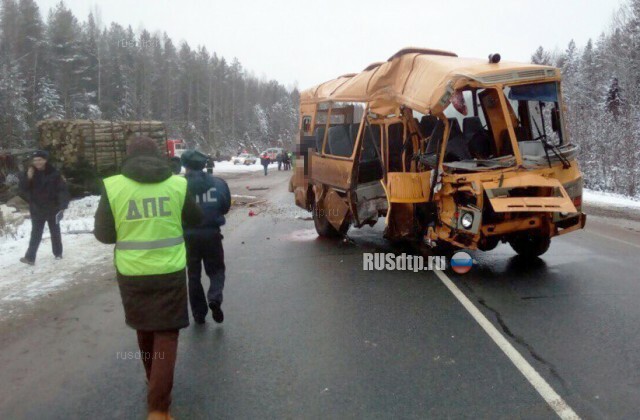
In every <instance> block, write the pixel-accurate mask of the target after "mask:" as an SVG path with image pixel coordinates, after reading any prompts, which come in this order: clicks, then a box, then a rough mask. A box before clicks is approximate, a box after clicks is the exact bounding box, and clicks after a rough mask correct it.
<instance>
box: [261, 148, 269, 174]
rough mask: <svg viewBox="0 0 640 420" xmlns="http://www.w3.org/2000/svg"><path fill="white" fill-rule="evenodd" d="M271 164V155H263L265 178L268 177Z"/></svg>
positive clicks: (262, 162)
mask: <svg viewBox="0 0 640 420" xmlns="http://www.w3.org/2000/svg"><path fill="white" fill-rule="evenodd" d="M269 163H271V159H269V155H267V154H266V153H263V154H262V156H260V164H261V165H262V166H263V167H264V176H267V170H268V168H269Z"/></svg>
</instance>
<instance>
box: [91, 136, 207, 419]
mask: <svg viewBox="0 0 640 420" xmlns="http://www.w3.org/2000/svg"><path fill="white" fill-rule="evenodd" d="M201 220H202V212H201V210H200V209H199V207H198V206H197V204H196V203H195V200H194V199H193V197H192V196H191V195H190V194H187V181H186V180H185V179H184V178H183V177H180V176H175V175H173V174H172V171H171V167H170V166H169V161H168V160H167V159H166V157H163V156H162V155H161V154H160V152H159V150H158V147H157V146H156V143H155V142H154V140H152V139H150V138H148V137H138V138H136V139H133V140H132V141H131V143H130V144H129V147H128V148H127V159H126V160H125V162H124V163H123V166H122V174H121V175H116V176H112V177H109V178H107V179H105V180H104V190H103V192H102V196H101V198H100V203H99V205H98V209H97V211H96V216H95V236H96V238H97V239H98V240H99V241H100V242H102V243H107V244H115V256H114V260H115V266H116V272H117V278H118V286H119V288H120V295H121V297H122V304H123V306H124V312H125V320H126V323H127V325H129V326H130V327H131V328H133V329H135V330H136V332H137V335H138V346H139V348H140V359H141V360H142V362H143V365H144V368H145V372H146V376H147V381H148V387H149V388H148V395H147V405H148V410H149V419H169V418H170V416H169V406H170V405H171V389H172V387H173V371H174V367H175V362H176V353H177V348H178V331H179V329H180V328H185V327H187V326H188V325H189V315H188V309H187V287H186V275H185V266H186V251H185V245H184V239H183V230H182V226H183V224H184V226H197V225H198V224H199V223H200V221H201Z"/></svg>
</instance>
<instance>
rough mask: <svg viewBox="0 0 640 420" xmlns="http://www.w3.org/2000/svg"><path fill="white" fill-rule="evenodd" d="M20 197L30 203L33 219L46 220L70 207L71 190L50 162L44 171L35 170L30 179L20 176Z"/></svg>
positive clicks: (24, 175)
mask: <svg viewBox="0 0 640 420" xmlns="http://www.w3.org/2000/svg"><path fill="white" fill-rule="evenodd" d="M19 188H20V196H21V197H22V198H24V199H25V200H27V201H28V202H29V210H30V212H31V217H32V218H33V219H46V218H49V217H51V216H54V215H55V214H56V213H57V212H58V211H60V210H64V209H66V208H67V207H68V206H69V199H70V197H69V190H68V189H67V184H66V182H64V178H62V175H60V172H58V171H57V170H56V169H55V168H54V167H53V166H51V165H50V164H49V163H48V162H47V164H46V166H45V167H44V169H43V170H42V171H38V170H37V169H36V170H34V173H33V178H32V179H29V177H28V176H27V173H26V172H25V173H24V174H22V175H21V176H20V183H19Z"/></svg>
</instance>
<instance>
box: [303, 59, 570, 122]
mask: <svg viewBox="0 0 640 420" xmlns="http://www.w3.org/2000/svg"><path fill="white" fill-rule="evenodd" d="M543 80H547V81H550V80H560V71H559V70H558V69H556V68H555V67H551V66H541V65H536V64H526V63H515V62H499V63H489V60H488V59H476V58H460V57H458V56H456V55H455V54H454V53H451V52H448V51H439V50H427V49H420V48H404V49H402V50H400V51H398V52H397V53H396V54H394V55H392V56H391V57H390V58H389V60H387V61H386V62H381V63H374V64H371V65H369V66H368V67H366V68H365V69H364V70H363V71H362V72H361V73H357V74H346V75H344V76H340V77H338V78H336V79H333V80H329V81H327V82H324V83H322V84H319V85H317V86H314V87H312V88H310V89H307V90H304V91H302V93H301V94H300V102H301V103H302V104H313V103H319V102H329V101H333V102H367V103H369V107H370V110H371V112H374V113H376V114H380V115H389V114H392V113H394V112H395V110H396V109H397V108H398V106H400V105H404V106H407V107H409V108H412V109H414V110H416V111H418V112H421V113H423V114H437V113H440V112H442V111H443V110H444V108H445V107H446V106H447V105H448V102H449V99H450V96H451V93H452V92H453V90H455V89H459V88H462V87H464V86H465V85H467V84H468V83H469V82H476V83H477V84H479V85H482V86H496V85H501V84H510V83H518V82H523V81H543Z"/></svg>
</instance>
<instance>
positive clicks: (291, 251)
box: [0, 172, 640, 419]
mask: <svg viewBox="0 0 640 420" xmlns="http://www.w3.org/2000/svg"><path fill="white" fill-rule="evenodd" d="M234 182H235V183H234ZM245 184H247V185H258V186H263V185H267V186H269V187H270V189H269V190H266V192H263V194H264V195H265V196H266V197H268V198H269V199H270V200H271V201H272V202H273V204H272V206H271V207H270V208H269V209H264V210H261V211H258V213H259V214H258V215H257V216H256V217H248V216H247V212H248V210H247V209H246V208H241V209H239V210H236V211H235V212H234V214H233V215H232V216H231V217H230V220H229V223H228V225H229V226H228V227H227V228H226V229H225V230H224V233H225V241H224V245H225V251H226V261H227V286H226V288H225V303H224V305H223V308H224V310H225V315H226V318H225V323H224V324H222V325H217V324H214V323H213V322H212V321H211V320H210V319H209V320H208V322H207V324H206V325H205V326H191V327H189V328H188V329H185V330H182V333H181V341H180V347H179V356H178V365H177V369H176V383H175V388H174V395H173V396H174V402H173V407H172V413H173V414H174V415H175V417H176V418H178V419H181V418H233V419H239V418H240V419H244V418H247V419H253V418H277V419H280V418H292V419H298V418H312V419H313V418H327V417H329V418H555V417H556V414H555V413H554V411H553V410H552V409H551V408H550V407H549V405H548V404H547V402H545V400H544V399H543V398H542V396H541V395H540V394H539V393H538V392H537V391H536V389H534V387H533V386H532V385H531V384H530V383H529V382H528V381H527V379H525V377H524V376H523V375H522V373H521V372H520V371H519V370H518V369H517V368H516V366H514V364H513V363H512V362H511V360H510V359H509V358H507V357H506V356H505V354H504V353H503V352H502V351H501V350H500V349H499V348H498V346H496V344H495V343H494V341H492V339H491V338H490V337H489V336H488V335H487V333H485V331H484V330H483V329H482V328H481V327H480V326H479V325H478V323H477V322H476V320H475V319H474V318H473V317H472V316H471V315H470V314H469V312H468V311H467V310H466V309H465V308H464V307H463V306H462V305H461V304H460V302H459V301H458V300H457V299H456V298H455V297H454V296H453V295H452V293H451V292H450V291H449V290H448V289H447V288H446V287H445V285H444V284H443V282H442V281H441V279H439V278H438V276H436V275H435V274H433V273H428V272H422V273H412V272H365V271H363V270H362V254H363V252H375V251H384V252H389V251H395V252H401V251H402V250H399V249H397V248H396V249H392V248H391V246H390V245H389V244H388V243H387V242H386V241H384V240H382V239H381V228H382V224H383V220H382V219H381V220H380V223H379V225H380V226H377V227H375V228H373V229H371V228H366V229H362V230H353V229H352V230H351V231H350V233H349V235H350V237H351V238H352V239H353V243H344V242H343V243H336V242H330V241H325V240H319V239H317V238H316V236H315V234H314V231H313V222H311V221H306V220H303V219H300V218H297V217H296V216H299V215H303V214H304V213H303V212H301V211H298V210H296V208H295V207H293V206H292V204H291V201H292V197H291V195H290V194H289V193H288V192H287V191H286V185H287V184H286V176H285V174H282V173H280V174H278V173H277V172H276V173H275V174H271V175H270V176H269V177H267V179H264V178H262V177H259V176H256V175H252V176H251V178H250V179H249V178H246V177H245V178H243V177H238V176H235V177H234V180H232V181H231V185H232V192H233V193H234V194H247V191H246V189H245V188H244V187H243V186H244V185H245ZM639 247H640V235H639V234H638V233H635V232H631V231H629V230H626V229H617V228H615V227H613V226H611V225H610V224H604V223H602V222H598V221H597V220H590V221H589V222H588V229H587V230H586V231H584V232H578V233H575V234H570V235H567V236H566V237H561V238H556V239H554V241H552V245H551V249H550V251H549V252H548V253H547V254H546V255H545V256H544V257H543V258H542V259H541V260H538V261H537V262H535V263H533V264H525V263H523V262H522V261H520V260H519V259H518V258H517V257H515V254H514V252H513V251H511V249H510V248H509V247H508V246H500V247H498V248H497V249H496V250H494V251H492V252H489V253H484V254H483V253H475V254H474V255H473V256H474V258H475V259H476V260H477V261H478V265H477V266H476V267H474V269H473V270H472V271H471V272H470V273H468V274H465V275H462V276H456V275H454V274H453V273H450V272H447V273H446V275H447V276H448V278H450V279H451V280H453V283H454V284H456V285H457V286H458V287H459V288H460V290H462V292H463V293H464V294H465V295H466V296H467V297H468V298H469V299H470V300H471V302H472V303H473V304H474V305H475V307H477V308H478V309H479V310H480V311H481V313H482V314H484V316H485V317H486V318H487V319H488V320H489V321H490V322H491V323H492V324H493V325H494V326H495V327H496V328H497V329H498V331H500V333H501V334H502V335H503V336H504V337H506V339H507V340H508V341H509V342H510V343H511V344H512V345H513V347H514V348H515V349H516V350H517V351H518V352H519V353H520V354H521V355H522V356H523V357H524V358H525V359H526V361H527V362H528V363H529V364H530V365H531V366H532V367H533V368H534V369H535V370H536V371H537V372H538V373H539V374H540V375H541V376H542V378H543V379H544V380H545V381H546V382H547V383H548V384H549V385H550V386H551V387H552V388H553V389H554V390H555V391H556V392H557V393H558V394H559V395H560V396H561V397H562V398H563V399H564V400H565V401H566V402H567V404H568V405H569V406H570V407H571V408H573V410H574V411H575V412H576V413H577V414H578V415H579V416H581V417H583V418H638V417H639V415H640V409H639V408H638V406H637V401H639V400H640V395H639V394H640V369H639V368H640V366H638V365H639V364H640V354H638V349H639V348H640V338H639V337H638V329H639V326H640V303H639V302H638V297H640V276H639V275H638V274H637V270H635V267H634V266H633V265H634V263H635V261H634V260H635V259H636V258H638V256H639V255H640V253H639V251H640V249H639ZM110 270H112V269H111V267H108V266H105V267H104V271H105V273H109V272H110ZM0 334H1V337H0V338H1V339H2V340H1V341H0V342H1V344H0V367H1V368H0V416H1V417H2V418H144V415H145V406H144V404H145V384H144V381H143V369H142V365H141V362H140V361H139V360H129V359H126V357H123V355H124V354H125V352H134V351H136V350H137V348H136V342H135V334H134V333H133V331H131V330H129V329H127V328H126V327H125V326H124V323H123V314H122V309H121V306H120V301H119V295H118V291H117V285H116V284H115V282H114V281H113V280H112V279H111V276H108V275H105V276H104V277H103V279H102V280H96V282H95V283H94V284H92V285H90V286H83V287H82V288H79V289H77V290H73V291H70V292H68V293H66V294H65V295H64V296H59V297H56V298H55V305H53V304H49V305H45V306H44V307H43V308H41V310H39V311H36V312H35V313H34V314H33V316H31V317H30V318H28V319H24V320H21V321H19V322H16V323H14V324H12V325H11V328H6V327H5V328H4V329H2V330H0Z"/></svg>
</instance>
